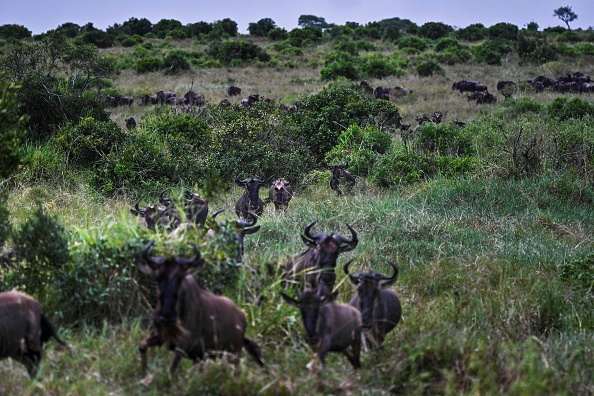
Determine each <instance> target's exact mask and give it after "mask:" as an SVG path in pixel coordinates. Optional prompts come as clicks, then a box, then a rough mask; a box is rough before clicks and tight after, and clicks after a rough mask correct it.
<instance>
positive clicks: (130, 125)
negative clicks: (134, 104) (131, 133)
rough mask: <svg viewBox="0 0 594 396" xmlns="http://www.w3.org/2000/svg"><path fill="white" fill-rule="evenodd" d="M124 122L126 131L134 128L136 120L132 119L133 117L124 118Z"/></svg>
mask: <svg viewBox="0 0 594 396" xmlns="http://www.w3.org/2000/svg"><path fill="white" fill-rule="evenodd" d="M124 121H126V128H127V129H128V130H132V129H134V128H136V120H135V119H134V117H130V118H126V119H125V120H124Z"/></svg>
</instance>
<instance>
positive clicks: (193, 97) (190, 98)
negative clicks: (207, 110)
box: [184, 90, 206, 107]
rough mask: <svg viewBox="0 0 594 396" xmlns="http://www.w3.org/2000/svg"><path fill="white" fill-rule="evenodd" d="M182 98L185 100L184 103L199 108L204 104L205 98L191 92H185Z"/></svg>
mask: <svg viewBox="0 0 594 396" xmlns="http://www.w3.org/2000/svg"><path fill="white" fill-rule="evenodd" d="M184 98H185V99H186V103H188V104H190V105H192V106H198V107H200V106H204V105H205V104H206V98H205V97H204V95H201V94H197V93H196V92H194V91H192V90H190V91H188V92H186V93H185V95H184Z"/></svg>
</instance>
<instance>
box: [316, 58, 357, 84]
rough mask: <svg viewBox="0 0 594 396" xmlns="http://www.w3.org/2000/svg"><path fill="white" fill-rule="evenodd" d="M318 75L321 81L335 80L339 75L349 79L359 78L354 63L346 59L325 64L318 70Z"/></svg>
mask: <svg viewBox="0 0 594 396" xmlns="http://www.w3.org/2000/svg"><path fill="white" fill-rule="evenodd" d="M320 75H321V79H322V81H329V80H335V79H337V78H339V77H344V78H348V79H350V80H357V79H359V75H358V73H357V67H356V65H355V63H354V62H351V61H348V60H340V61H335V62H331V63H329V64H327V65H326V66H325V67H324V68H322V70H320Z"/></svg>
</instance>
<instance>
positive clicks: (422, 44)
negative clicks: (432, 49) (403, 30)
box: [396, 37, 427, 52]
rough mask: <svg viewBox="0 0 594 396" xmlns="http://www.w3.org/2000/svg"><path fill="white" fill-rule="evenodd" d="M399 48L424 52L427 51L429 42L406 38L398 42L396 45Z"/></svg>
mask: <svg viewBox="0 0 594 396" xmlns="http://www.w3.org/2000/svg"><path fill="white" fill-rule="evenodd" d="M396 45H397V46H398V48H401V49H402V48H414V49H416V50H417V51H420V52H423V51H425V50H426V49H427V42H426V41H425V40H423V39H420V38H417V37H405V38H401V39H400V40H398V42H397V43H396Z"/></svg>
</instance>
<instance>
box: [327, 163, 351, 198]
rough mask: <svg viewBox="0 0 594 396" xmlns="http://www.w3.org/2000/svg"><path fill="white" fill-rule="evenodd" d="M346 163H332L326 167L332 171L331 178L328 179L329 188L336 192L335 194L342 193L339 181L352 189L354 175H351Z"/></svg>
mask: <svg viewBox="0 0 594 396" xmlns="http://www.w3.org/2000/svg"><path fill="white" fill-rule="evenodd" d="M348 166H349V165H348V164H334V165H328V169H330V170H331V171H332V178H331V179H330V188H331V189H332V190H333V191H334V192H336V195H342V194H343V191H342V190H341V189H340V183H341V182H343V183H345V184H346V185H348V186H349V188H350V189H352V188H353V187H354V186H355V177H354V176H353V175H351V173H350V172H349V171H347V170H346V169H347V168H348Z"/></svg>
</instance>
